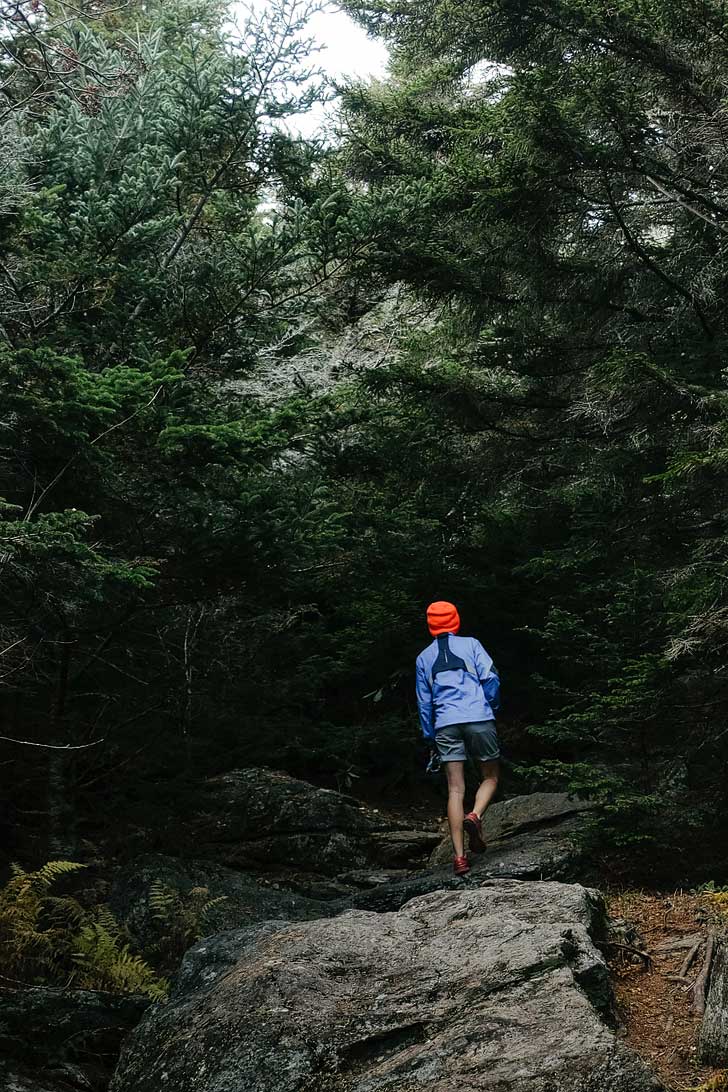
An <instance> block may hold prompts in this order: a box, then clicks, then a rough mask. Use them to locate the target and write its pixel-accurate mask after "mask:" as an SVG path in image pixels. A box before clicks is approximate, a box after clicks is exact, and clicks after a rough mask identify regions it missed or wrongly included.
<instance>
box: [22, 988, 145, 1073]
mask: <svg viewBox="0 0 728 1092" xmlns="http://www.w3.org/2000/svg"><path fill="white" fill-rule="evenodd" d="M149 1004H150V1003H149V1001H148V1000H147V999H146V998H145V997H134V996H128V995H126V996H121V995H119V994H111V993H102V992H101V991H96V990H64V989H55V988H48V987H41V986H33V987H27V988H23V989H8V988H6V987H3V988H1V989H0V1087H1V1088H2V1089H3V1090H4V1092H87V1090H94V1092H95V1090H96V1089H98V1088H102V1087H103V1088H105V1087H106V1083H107V1081H108V1079H109V1076H110V1074H111V1071H112V1070H113V1068H114V1065H115V1064H116V1059H117V1057H118V1054H119V1048H120V1045H121V1041H122V1039H123V1038H124V1037H125V1036H126V1035H127V1034H128V1032H129V1031H130V1030H131V1028H133V1027H134V1025H135V1024H137V1023H138V1022H139V1020H140V1019H141V1016H142V1014H143V1012H144V1011H145V1009H147V1008H148V1007H149Z"/></svg>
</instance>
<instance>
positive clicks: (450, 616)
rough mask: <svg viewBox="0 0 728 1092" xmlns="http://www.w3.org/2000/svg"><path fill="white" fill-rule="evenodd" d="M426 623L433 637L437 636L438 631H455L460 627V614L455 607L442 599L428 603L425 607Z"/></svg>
mask: <svg viewBox="0 0 728 1092" xmlns="http://www.w3.org/2000/svg"><path fill="white" fill-rule="evenodd" d="M427 625H428V626H429V628H430V633H431V634H432V636H433V637H437V636H438V635H439V634H440V633H457V631H458V630H459V629H460V615H459V614H458V611H457V607H454V606H453V604H452V603H445V602H444V601H442V600H440V601H438V602H437V603H430V605H429V607H428V608H427Z"/></svg>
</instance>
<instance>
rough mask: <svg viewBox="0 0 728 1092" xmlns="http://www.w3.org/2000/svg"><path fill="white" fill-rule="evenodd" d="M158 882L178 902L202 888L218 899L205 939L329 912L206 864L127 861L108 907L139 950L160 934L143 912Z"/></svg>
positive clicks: (156, 856) (152, 856)
mask: <svg viewBox="0 0 728 1092" xmlns="http://www.w3.org/2000/svg"><path fill="white" fill-rule="evenodd" d="M155 882H159V883H162V884H164V885H165V886H166V887H169V888H174V889H175V890H176V891H178V892H179V893H180V894H181V895H182V896H185V895H188V894H189V892H190V891H191V890H192V889H193V888H207V890H208V891H209V897H210V898H211V899H214V898H218V897H220V896H222V897H224V900H225V901H224V902H221V903H219V904H218V905H217V906H215V907H213V909H212V910H211V911H210V913H209V915H207V916H206V917H205V919H204V920H203V921H201V922H200V925H201V926H202V927H203V928H204V932H205V934H209V933H217V932H220V931H222V930H224V929H239V928H241V927H242V926H245V925H251V924H253V923H254V922H257V921H266V920H268V919H269V918H284V919H285V920H287V921H302V920H308V919H310V918H320V917H325V916H327V915H328V914H330V913H331V912H332V911H331V910H330V909H329V908H328V907H327V905H326V903H324V902H321V901H318V900H315V899H310V898H306V897H304V896H303V895H299V894H296V893H295V892H293V891H287V890H286V889H285V888H283V889H281V888H274V887H269V886H265V885H264V884H261V883H259V882H257V881H256V880H255V879H254V878H253V877H252V876H246V875H244V874H243V873H240V872H234V871H233V870H232V869H230V868H224V867H223V866H222V865H219V864H215V863H214V862H212V861H182V860H179V859H177V858H176V857H167V856H165V855H164V854H161V853H148V854H144V855H143V856H141V857H137V858H136V859H135V860H133V861H131V863H130V864H128V865H127V866H126V867H125V868H124V869H123V870H122V871H121V872H120V873H118V874H117V876H116V877H115V878H114V882H113V884H112V888H111V893H110V896H109V903H110V905H111V909H112V910H113V912H114V914H115V915H116V917H117V918H118V919H119V921H122V922H123V923H124V924H125V925H126V926H127V928H128V929H129V930H130V932H131V933H132V935H133V937H134V938H135V940H136V941H137V942H138V943H139V944H140V945H141V947H147V946H148V945H150V944H153V943H154V942H155V941H156V940H157V939H158V938H159V936H160V934H161V933H162V932H163V931H164V930H165V924H164V923H163V922H159V921H157V920H155V918H154V916H153V914H152V911H151V909H150V906H149V891H150V888H151V886H152V884H153V883H155Z"/></svg>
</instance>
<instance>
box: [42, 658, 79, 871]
mask: <svg viewBox="0 0 728 1092" xmlns="http://www.w3.org/2000/svg"><path fill="white" fill-rule="evenodd" d="M70 665H71V642H70V641H68V640H67V641H64V642H63V644H62V645H61V657H60V663H59V665H58V686H57V689H56V700H55V708H54V710H53V732H52V739H51V742H52V743H53V744H54V745H56V746H63V745H64V744H65V743H66V742H67V740H66V736H65V730H64V729H65V715H66V699H67V697H68V675H69V669H70ZM72 762H73V759H72V758H71V756H70V755H69V754H68V753H67V752H65V751H49V752H48V853H49V858H50V859H51V860H71V861H72V860H74V859H75V855H76V848H77V846H76V817H75V808H74V801H73V790H72V787H71V763H72Z"/></svg>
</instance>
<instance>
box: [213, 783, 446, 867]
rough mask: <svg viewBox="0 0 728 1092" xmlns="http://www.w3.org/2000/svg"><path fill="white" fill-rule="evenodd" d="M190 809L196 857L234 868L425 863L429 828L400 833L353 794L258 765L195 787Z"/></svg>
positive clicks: (432, 837)
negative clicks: (197, 816) (193, 804)
mask: <svg viewBox="0 0 728 1092" xmlns="http://www.w3.org/2000/svg"><path fill="white" fill-rule="evenodd" d="M196 806H197V808H198V809H199V812H200V815H201V818H200V819H199V820H198V821H197V823H196V836H197V844H198V846H199V853H200V856H203V857H210V856H212V857H215V858H216V859H219V860H221V861H222V862H223V863H224V864H226V865H231V866H233V867H234V868H249V869H254V870H257V871H263V870H265V869H268V870H271V871H275V870H277V869H279V868H281V867H291V868H300V867H301V865H302V864H305V866H306V867H307V868H308V869H310V870H315V871H316V872H319V873H322V874H323V875H329V876H336V875H338V874H339V873H340V872H341V871H342V870H343V871H346V870H352V869H354V870H356V869H363V868H366V867H367V866H368V865H372V864H373V865H377V866H379V865H383V866H388V865H390V864H394V865H395V866H400V867H405V866H410V865H411V866H418V865H425V864H426V863H427V859H428V856H429V854H430V853H431V852H432V850H433V848H434V847H435V846H436V845H437V843H438V841H439V836H438V835H437V834H436V833H435V832H434V831H429V830H425V831H416V830H415V831H413V830H407V829H406V828H405V827H403V826H401V825H400V824H397V823H393V822H392V821H391V820H388V819H386V818H385V817H384V816H381V815H379V814H378V813H377V812H374V811H371V810H369V809H367V808H365V807H364V806H363V805H362V804H360V803H359V802H358V801H357V800H354V799H353V797H350V796H346V795H344V794H343V793H338V792H334V791H333V790H331V789H319V788H316V787H315V786H314V785H309V784H308V782H306V781H298V780H296V778H293V777H289V776H288V775H287V774H284V773H280V772H277V771H275V770H268V769H263V768H252V769H247V770H232V771H230V772H229V773H226V774H223V775H221V776H220V777H214V778H211V779H210V780H209V781H206V782H205V783H204V785H203V786H202V789H201V791H200V794H199V797H198V800H197V801H196Z"/></svg>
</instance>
